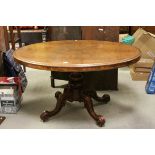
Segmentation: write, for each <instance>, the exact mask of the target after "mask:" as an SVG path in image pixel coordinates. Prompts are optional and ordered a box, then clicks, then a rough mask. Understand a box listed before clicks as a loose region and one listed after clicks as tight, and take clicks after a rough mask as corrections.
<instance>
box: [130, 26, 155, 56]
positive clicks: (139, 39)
mask: <svg viewBox="0 0 155 155" xmlns="http://www.w3.org/2000/svg"><path fill="white" fill-rule="evenodd" d="M133 36H134V37H135V42H134V43H133V44H132V45H133V46H135V47H137V48H139V49H140V50H141V52H142V57H143V58H151V56H150V55H148V54H147V52H149V51H151V52H152V53H154V54H155V35H154V34H151V33H149V32H147V31H145V30H143V29H142V28H139V29H138V30H137V31H136V32H135V33H134V34H133Z"/></svg>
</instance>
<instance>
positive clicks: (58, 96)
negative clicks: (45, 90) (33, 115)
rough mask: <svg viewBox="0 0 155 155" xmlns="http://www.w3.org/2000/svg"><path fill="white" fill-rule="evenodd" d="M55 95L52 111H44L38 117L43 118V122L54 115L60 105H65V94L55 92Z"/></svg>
mask: <svg viewBox="0 0 155 155" xmlns="http://www.w3.org/2000/svg"><path fill="white" fill-rule="evenodd" d="M55 97H56V99H57V103H56V107H55V108H54V110H53V111H44V112H43V113H42V114H41V115H40V118H41V119H42V120H43V122H45V121H47V120H48V119H49V118H50V117H51V116H54V115H56V114H57V113H58V112H59V111H60V110H61V109H62V107H63V106H64V105H65V102H66V96H65V94H62V93H61V92H59V91H58V92H56V93H55Z"/></svg>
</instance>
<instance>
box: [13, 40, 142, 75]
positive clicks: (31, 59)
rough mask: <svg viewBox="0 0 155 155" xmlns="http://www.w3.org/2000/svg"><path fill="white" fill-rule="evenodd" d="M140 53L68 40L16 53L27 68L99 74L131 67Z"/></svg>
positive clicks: (125, 47) (115, 45) (112, 44)
mask: <svg viewBox="0 0 155 155" xmlns="http://www.w3.org/2000/svg"><path fill="white" fill-rule="evenodd" d="M140 55H141V52H140V50H139V49H137V48H135V47H133V46H130V45H125V44H122V43H115V42H108V41H96V40H65V41H50V42H45V43H37V44H31V45H28V46H24V47H22V48H19V49H18V50H16V51H15V52H14V59H15V60H16V61H17V62H19V63H20V64H23V65H25V66H27V67H31V68H36V69H43V70H51V71H61V72H83V71H100V70H108V69H114V68H119V67H124V66H128V65H130V64H132V63H135V62H136V61H138V60H139V59H140Z"/></svg>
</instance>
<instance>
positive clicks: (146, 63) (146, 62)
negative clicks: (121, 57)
mask: <svg viewBox="0 0 155 155" xmlns="http://www.w3.org/2000/svg"><path fill="white" fill-rule="evenodd" d="M153 64H154V61H153V60H152V59H144V58H141V59H140V60H139V61H138V62H137V63H135V64H133V67H135V68H141V67H142V68H150V69H151V68H152V66H153Z"/></svg>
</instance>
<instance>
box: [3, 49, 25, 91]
mask: <svg viewBox="0 0 155 155" xmlns="http://www.w3.org/2000/svg"><path fill="white" fill-rule="evenodd" d="M3 64H4V74H5V76H7V77H19V78H20V80H21V86H22V92H24V90H25V88H26V86H27V78H26V76H25V73H24V71H23V69H22V67H21V65H20V64H18V63H16V62H15V61H14V58H13V50H12V49H10V50H8V51H6V52H4V53H3Z"/></svg>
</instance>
